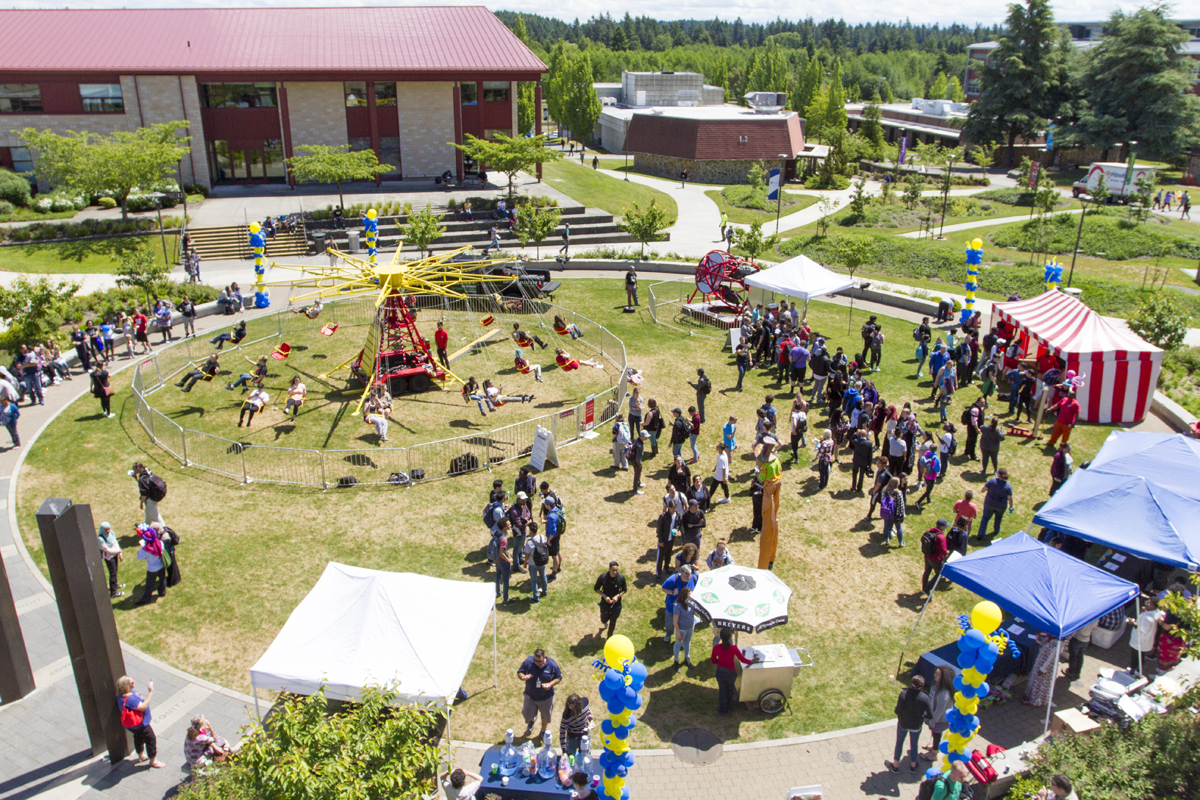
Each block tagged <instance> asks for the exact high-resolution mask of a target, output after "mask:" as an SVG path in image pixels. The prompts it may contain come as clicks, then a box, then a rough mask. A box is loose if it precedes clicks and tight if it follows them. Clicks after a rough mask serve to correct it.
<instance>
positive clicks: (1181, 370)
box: [1158, 347, 1200, 417]
mask: <svg viewBox="0 0 1200 800" xmlns="http://www.w3.org/2000/svg"><path fill="white" fill-rule="evenodd" d="M1158 388H1160V389H1161V390H1162V391H1163V392H1164V393H1165V394H1166V395H1167V397H1169V398H1171V399H1172V400H1174V401H1175V402H1176V403H1179V405H1181V406H1183V407H1184V408H1186V409H1187V410H1188V411H1190V412H1192V413H1193V414H1195V415H1196V416H1198V417H1200V347H1184V348H1181V349H1179V350H1168V351H1167V352H1166V353H1164V354H1163V363H1162V375H1161V377H1160V378H1159V380H1158Z"/></svg>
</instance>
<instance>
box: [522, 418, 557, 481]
mask: <svg viewBox="0 0 1200 800" xmlns="http://www.w3.org/2000/svg"><path fill="white" fill-rule="evenodd" d="M547 461H549V462H550V463H551V464H553V465H554V466H556V467H557V466H558V450H556V449H555V447H554V434H553V433H551V432H550V431H548V430H546V429H545V428H543V427H542V426H541V425H538V428H537V431H536V432H535V433H534V434H533V451H532V452H531V453H530V454H529V466H530V467H532V468H533V469H536V470H537V471H538V472H542V471H543V470H545V469H546V462H547Z"/></svg>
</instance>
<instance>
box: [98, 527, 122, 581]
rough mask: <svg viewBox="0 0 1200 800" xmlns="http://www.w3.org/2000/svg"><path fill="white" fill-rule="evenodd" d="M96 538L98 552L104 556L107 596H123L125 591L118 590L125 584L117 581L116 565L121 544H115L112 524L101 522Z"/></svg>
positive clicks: (119, 558) (120, 556) (119, 559)
mask: <svg viewBox="0 0 1200 800" xmlns="http://www.w3.org/2000/svg"><path fill="white" fill-rule="evenodd" d="M96 538H97V539H98V540H99V542H100V554H101V555H102V556H104V567H105V569H107V570H108V596H109V597H124V596H125V593H124V592H122V591H118V590H120V589H124V588H125V584H123V583H117V565H118V564H119V562H120V561H121V560H122V558H123V556H122V555H121V545H119V544H117V537H116V534H114V533H113V528H112V525H111V524H109V523H107V522H101V523H100V530H99V531H97V532H96Z"/></svg>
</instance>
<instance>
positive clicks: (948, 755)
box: [938, 600, 1020, 770]
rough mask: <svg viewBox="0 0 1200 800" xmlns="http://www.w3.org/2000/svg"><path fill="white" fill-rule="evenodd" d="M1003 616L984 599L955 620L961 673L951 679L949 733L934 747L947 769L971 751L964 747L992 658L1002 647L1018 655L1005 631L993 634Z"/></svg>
mask: <svg viewBox="0 0 1200 800" xmlns="http://www.w3.org/2000/svg"><path fill="white" fill-rule="evenodd" d="M1002 619H1003V615H1002V614H1001V612H1000V607H999V606H997V605H996V604H995V603H993V602H992V601H990V600H984V601H983V602H982V603H979V604H977V605H976V606H975V608H973V609H971V614H970V616H968V615H966V614H963V615H962V616H961V617H959V618H958V626H959V633H960V636H959V639H958V666H959V668H960V669H961V670H962V674H961V675H959V676H958V677H957V678H955V679H954V688H955V689H956V690H957V691H956V692H955V693H954V708H951V709H949V710H947V711H946V722H947V723H948V724H949V731H948V733H947V735H946V737H945V738H944V739H942V743H941V744H940V745H939V746H938V747H939V749H940V750H941V751H942V755H943V760H942V764H943V766H944V767H945V769H947V770H949V769H950V768H951V767H952V766H953V765H954V762H955V761H964V762H966V761H970V760H971V752H972V751H970V750H968V749H967V745H968V744H970V742H971V740H972V739H973V738H975V734H976V733H977V732H978V731H979V717H978V716H977V712H978V711H979V701H980V700H982V699H983V698H985V697H987V696H988V693H989V692H991V687H990V686H988V684H987V675H988V673H989V672H991V671H992V667H994V666H996V659H997V658H999V657H1000V654H1001V653H1003V652H1004V650H1005V648H1009V649H1011V650H1012V654H1013V655H1014V656H1015V657H1019V656H1020V652H1019V651H1018V650H1017V646H1016V645H1015V644H1013V643H1012V642H1010V641H1009V640H1008V632H1007V631H1000V632H999V633H997V632H996V629H997V628H999V627H1000V622H1001V620H1002Z"/></svg>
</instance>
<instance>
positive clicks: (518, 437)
mask: <svg viewBox="0 0 1200 800" xmlns="http://www.w3.org/2000/svg"><path fill="white" fill-rule="evenodd" d="M550 424H551V423H550V418H549V417H545V416H543V417H538V418H537V419H527V420H523V421H522V422H517V423H514V424H512V425H506V426H504V427H503V428H497V429H496V430H494V431H492V432H491V433H490V434H488V438H489V439H490V440H491V443H490V447H489V452H490V453H492V455H491V456H490V457H491V458H493V459H496V458H499V459H500V460H501V461H512V460H514V459H521V458H527V457H528V456H529V455H530V454H531V453H532V452H533V439H534V436H535V435H536V434H537V429H538V426H539V425H540V426H542V427H548V426H549V425H550Z"/></svg>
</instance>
